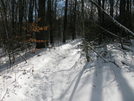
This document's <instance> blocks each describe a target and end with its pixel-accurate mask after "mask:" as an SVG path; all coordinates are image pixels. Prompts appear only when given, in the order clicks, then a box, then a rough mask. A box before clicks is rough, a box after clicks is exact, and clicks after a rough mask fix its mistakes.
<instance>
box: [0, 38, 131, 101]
mask: <svg viewBox="0 0 134 101" xmlns="http://www.w3.org/2000/svg"><path fill="white" fill-rule="evenodd" d="M80 43H81V40H79V39H77V40H74V41H70V42H68V43H66V44H63V45H61V46H56V47H53V48H49V49H41V50H36V51H35V53H30V52H29V53H27V54H26V56H27V57H26V58H27V63H26V62H25V61H23V62H18V63H17V64H15V65H14V66H13V67H12V68H11V69H6V70H1V72H0V101H134V52H133V51H128V50H122V49H121V48H120V44H118V43H109V44H104V45H102V47H100V48H96V51H97V52H98V53H99V54H101V55H102V56H103V57H104V58H105V59H106V60H110V61H113V62H114V63H116V64H117V65H118V66H119V67H118V66H117V65H115V64H114V63H112V62H104V61H103V60H102V59H101V58H100V57H98V56H97V54H96V53H94V52H93V51H92V50H90V52H89V56H90V57H91V59H92V61H90V62H86V59H85V57H84V56H82V55H81V49H79V48H78V45H79V44H80ZM130 48H131V49H134V46H130ZM4 59H5V58H1V61H5V60H4ZM22 60H23V59H22ZM18 61H21V60H18ZM5 64H6V62H1V64H0V66H1V67H0V68H3V67H4V66H7V65H5ZM2 66H3V67H2Z"/></svg>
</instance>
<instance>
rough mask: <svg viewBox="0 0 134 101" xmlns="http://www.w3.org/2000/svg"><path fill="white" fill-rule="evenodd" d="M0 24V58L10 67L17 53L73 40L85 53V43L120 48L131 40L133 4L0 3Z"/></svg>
mask: <svg viewBox="0 0 134 101" xmlns="http://www.w3.org/2000/svg"><path fill="white" fill-rule="evenodd" d="M0 23H1V24H0V48H1V49H2V51H3V53H4V55H1V56H5V55H7V56H8V57H9V60H10V64H12V63H13V62H14V58H15V56H16V55H18V54H19V52H20V51H27V50H30V49H36V48H37V49H40V48H45V47H53V46H54V45H56V44H59V43H60V42H63V43H66V41H67V40H70V39H72V40H74V39H76V38H82V39H83V46H84V49H85V51H87V50H88V47H86V46H87V45H85V44H86V43H87V42H89V43H90V42H93V43H94V44H97V45H99V44H102V43H107V42H114V41H118V42H120V43H121V46H122V48H124V47H123V45H124V44H126V43H127V44H128V43H129V44H131V41H130V40H131V39H133V37H134V33H133V31H134V0H0ZM19 55H20V54H19ZM22 58H23V57H22Z"/></svg>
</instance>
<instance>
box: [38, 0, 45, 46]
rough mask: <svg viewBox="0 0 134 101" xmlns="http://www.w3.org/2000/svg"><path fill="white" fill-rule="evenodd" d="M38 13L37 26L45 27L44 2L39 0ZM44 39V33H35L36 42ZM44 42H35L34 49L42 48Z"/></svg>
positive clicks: (42, 31)
mask: <svg viewBox="0 0 134 101" xmlns="http://www.w3.org/2000/svg"><path fill="white" fill-rule="evenodd" d="M38 2H39V11H38V26H39V27H45V3H46V0H39V1H38ZM44 39H45V31H44V30H40V32H38V33H36V40H37V41H38V40H44ZM44 47H45V44H44V42H36V48H44Z"/></svg>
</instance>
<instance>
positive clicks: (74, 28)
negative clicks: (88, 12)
mask: <svg viewBox="0 0 134 101" xmlns="http://www.w3.org/2000/svg"><path fill="white" fill-rule="evenodd" d="M76 7H77V0H75V2H74V8H73V9H74V10H73V12H74V13H73V15H74V16H73V32H72V39H73V40H74V39H76Z"/></svg>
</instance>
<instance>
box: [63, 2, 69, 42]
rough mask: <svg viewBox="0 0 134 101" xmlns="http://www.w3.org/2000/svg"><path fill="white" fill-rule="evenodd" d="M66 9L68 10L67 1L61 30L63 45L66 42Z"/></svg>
mask: <svg viewBox="0 0 134 101" xmlns="http://www.w3.org/2000/svg"><path fill="white" fill-rule="evenodd" d="M67 8H68V0H66V2H65V10H64V24H63V26H64V28H63V43H65V42H66V28H67Z"/></svg>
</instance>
